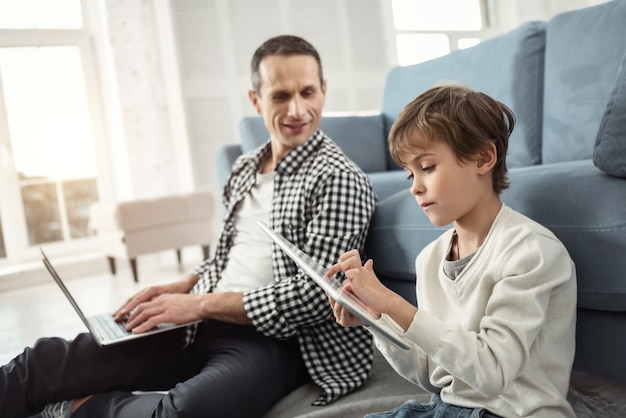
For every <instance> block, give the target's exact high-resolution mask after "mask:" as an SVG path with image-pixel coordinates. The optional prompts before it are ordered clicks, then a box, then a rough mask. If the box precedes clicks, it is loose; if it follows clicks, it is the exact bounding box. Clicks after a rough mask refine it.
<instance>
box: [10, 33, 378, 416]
mask: <svg viewBox="0 0 626 418" xmlns="http://www.w3.org/2000/svg"><path fill="white" fill-rule="evenodd" d="M252 84H253V90H251V91H250V92H249V97H250V100H251V102H252V104H253V105H254V107H255V108H256V110H257V112H258V113H259V114H261V115H263V118H264V121H265V124H266V126H267V128H268V130H269V132H270V140H269V142H267V143H266V144H265V145H264V146H262V147H260V148H259V149H257V150H255V151H252V152H251V153H249V154H246V155H243V156H241V157H240V158H239V159H238V160H237V161H236V162H235V164H234V166H233V170H232V174H231V177H230V178H229V180H228V182H227V184H226V186H225V189H224V195H223V198H224V204H225V206H226V215H225V220H224V228H223V231H222V233H221V236H220V238H219V240H218V243H217V248H216V252H215V255H214V257H213V258H212V259H210V260H205V261H204V262H203V263H201V264H200V265H199V267H198V268H197V269H196V270H195V271H194V273H193V274H192V275H190V276H189V277H186V278H184V279H183V280H180V281H177V282H174V283H171V284H168V285H163V286H153V287H150V288H147V289H145V290H143V291H141V292H139V293H138V294H137V295H135V296H133V297H131V298H130V299H129V300H128V301H127V302H126V303H125V304H124V305H123V306H122V307H120V309H118V311H117V312H116V313H115V314H114V316H115V317H116V319H118V320H120V319H122V318H123V317H124V316H125V315H127V314H128V315H129V318H128V325H127V328H128V329H132V330H133V332H144V331H146V330H148V329H150V328H152V327H153V326H155V325H157V324H159V323H162V322H173V323H183V322H187V321H190V320H203V321H202V322H201V323H200V325H199V326H197V327H193V328H190V329H187V330H183V331H181V332H176V331H173V332H170V333H164V334H160V335H156V336H154V337H148V338H144V339H140V340H137V341H134V342H128V343H124V344H119V345H116V346H109V347H107V348H102V347H99V346H97V344H96V343H95V342H94V341H93V339H92V338H91V337H90V336H89V334H80V335H79V336H77V338H76V339H75V340H74V341H72V342H68V341H65V340H61V339H51V338H48V339H41V340H39V341H38V342H37V343H36V344H35V346H34V347H33V348H27V349H26V350H25V351H24V353H23V354H21V355H20V356H18V357H16V358H15V359H14V360H13V361H12V362H11V363H9V364H7V365H5V366H3V367H2V369H1V373H0V390H1V393H0V410H1V411H3V414H7V413H8V416H25V415H28V414H33V413H37V412H39V411H41V410H42V408H44V406H45V408H44V411H43V412H42V413H41V416H52V417H55V416H60V417H65V416H70V415H71V416H76V417H79V416H115V417H133V418H134V417H138V416H155V417H160V416H202V417H208V416H216V417H228V416H233V417H253V416H262V415H263V414H264V412H265V411H267V410H268V409H269V408H270V407H271V405H272V404H273V403H274V402H276V401H277V400H278V399H280V398H281V397H283V396H284V395H286V394H287V393H289V392H290V391H292V390H293V389H295V388H296V387H298V386H300V385H301V384H303V383H304V382H306V381H307V380H309V379H312V380H313V382H315V383H316V384H317V385H319V386H320V388H321V389H322V393H321V396H320V397H319V399H318V400H317V401H316V402H315V404H316V405H324V404H326V403H328V402H330V401H332V400H334V399H336V398H337V397H339V396H341V395H343V394H346V393H348V392H349V391H351V390H353V389H355V388H356V387H358V386H360V385H361V384H362V383H363V382H364V381H365V379H366V378H367V375H368V373H369V369H370V367H371V362H372V348H371V339H370V337H369V334H368V332H367V331H365V330H363V329H362V328H350V329H344V328H342V327H340V326H339V325H338V324H337V323H336V322H335V320H334V317H333V313H332V310H331V309H330V308H329V306H328V303H327V299H326V297H325V295H324V293H323V291H322V290H321V288H319V287H318V286H317V285H316V284H315V283H314V282H313V281H312V280H310V279H309V278H308V277H307V276H306V275H304V274H303V273H302V272H301V271H299V270H298V269H297V267H296V266H295V264H294V263H293V262H291V261H290V260H289V258H288V257H287V256H286V255H285V254H283V253H282V252H281V251H280V249H278V248H277V247H276V246H274V245H272V244H271V242H270V240H269V239H268V238H267V237H265V236H264V234H263V232H262V231H261V230H260V228H258V227H257V225H256V220H257V218H261V219H264V220H266V221H267V222H268V224H270V225H271V226H272V227H273V228H275V229H276V230H277V231H278V232H280V233H282V234H283V235H285V236H286V237H287V238H288V239H289V240H291V241H292V242H294V243H295V244H296V245H297V246H298V247H300V248H302V249H303V250H304V251H305V252H307V253H309V254H310V255H311V256H313V257H314V258H316V259H318V260H319V261H320V262H321V263H323V264H326V265H330V264H332V263H334V262H335V261H336V260H337V259H338V257H339V255H340V254H341V253H343V252H344V251H346V250H348V249H350V248H359V249H362V247H363V243H364V239H365V234H366V232H367V228H368V226H369V222H370V217H371V215H372V213H373V210H374V207H375V200H376V199H375V196H374V193H373V191H372V189H371V185H370V183H369V181H368V179H367V177H366V175H365V174H364V173H363V172H362V171H361V170H360V169H358V168H357V167H356V165H355V164H354V163H352V162H351V161H349V160H348V159H347V158H346V157H345V156H344V155H343V154H342V153H341V151H340V150H339V149H338V147H337V146H336V145H335V144H334V143H333V142H332V141H331V140H330V139H329V138H328V137H326V136H325V135H324V134H323V132H321V131H320V130H319V125H320V120H321V112H322V108H323V106H324V100H325V95H326V81H325V80H324V79H323V74H322V65H321V60H320V57H319V55H318V53H317V51H316V50H315V48H314V47H313V46H312V45H310V44H309V43H308V42H306V41H305V40H303V39H301V38H298V37H294V36H278V37H275V38H272V39H270V40H268V41H266V42H265V43H264V44H263V45H261V46H260V47H259V48H258V49H257V51H256V52H255V54H254V56H253V59H252ZM137 390H141V391H155V390H166V391H167V393H166V394H162V393H149V394H142V395H133V394H132V391H137ZM69 399H72V400H73V401H66V400H69ZM46 405H47V406H46Z"/></svg>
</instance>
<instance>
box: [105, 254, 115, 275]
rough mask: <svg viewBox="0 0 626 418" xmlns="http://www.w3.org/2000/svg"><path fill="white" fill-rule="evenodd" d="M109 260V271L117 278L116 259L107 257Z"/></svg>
mask: <svg viewBox="0 0 626 418" xmlns="http://www.w3.org/2000/svg"><path fill="white" fill-rule="evenodd" d="M107 260H108V261H109V271H110V272H111V274H112V275H114V276H115V258H113V257H107Z"/></svg>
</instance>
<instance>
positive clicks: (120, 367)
mask: <svg viewBox="0 0 626 418" xmlns="http://www.w3.org/2000/svg"><path fill="white" fill-rule="evenodd" d="M184 333H185V330H184V329H182V330H178V331H170V332H167V333H163V334H157V335H154V336H150V337H146V338H142V339H138V340H134V341H129V342H125V343H122V344H118V345H113V346H107V347H100V346H98V345H97V344H96V343H95V342H94V340H93V338H91V336H90V335H89V334H80V335H78V336H77V337H76V339H75V340H74V341H65V340H63V339H60V338H43V339H40V340H39V341H38V342H37V343H36V344H35V346H34V347H32V348H27V349H26V350H24V352H23V353H22V354H20V355H19V356H17V357H16V358H15V359H13V360H12V361H11V362H10V363H8V364H6V365H4V366H2V367H1V368H0V411H2V412H1V413H0V415H2V417H5V418H6V417H24V416H29V415H32V414H35V413H38V412H39V411H41V410H42V409H43V407H44V406H45V405H46V404H50V403H54V402H59V401H62V400H71V399H76V398H80V397H83V396H87V395H90V394H95V395H94V396H93V397H92V398H91V399H89V400H88V401H87V402H85V403H84V404H83V405H82V406H81V407H80V408H78V410H77V411H76V412H75V414H74V415H72V416H73V417H76V418H79V417H119V418H122V417H132V418H139V417H220V418H221V417H260V416H262V415H263V413H264V412H265V411H267V410H268V409H269V408H270V407H271V406H272V404H273V403H274V402H275V401H277V400H278V399H280V398H281V397H283V396H284V395H286V394H287V393H289V392H291V391H292V390H293V389H295V388H297V387H298V386H300V385H302V384H303V383H304V382H306V381H307V380H308V379H309V376H308V373H307V371H306V368H305V366H304V362H303V360H302V356H301V354H300V350H299V348H298V344H297V343H296V342H295V341H287V342H285V341H278V340H276V339H273V338H269V337H266V336H263V335H261V334H259V333H257V332H256V331H255V330H254V329H253V328H252V327H249V326H239V325H234V324H227V323H224V322H219V321H205V322H203V323H201V324H200V326H199V327H198V334H197V336H196V340H195V341H194V343H193V344H192V345H190V346H189V347H186V348H184V349H183V348H182V341H183V336H184ZM137 390H139V391H157V390H158V391H167V393H165V394H164V393H148V394H142V395H133V394H132V391H137Z"/></svg>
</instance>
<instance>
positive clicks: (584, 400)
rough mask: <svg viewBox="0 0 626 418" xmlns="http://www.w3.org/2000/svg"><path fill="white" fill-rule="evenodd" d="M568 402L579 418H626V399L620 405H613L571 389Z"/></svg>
mask: <svg viewBox="0 0 626 418" xmlns="http://www.w3.org/2000/svg"><path fill="white" fill-rule="evenodd" d="M567 400H568V401H569V403H570V404H571V405H572V407H573V408H574V411H575V412H576V417H577V418H623V417H626V399H623V400H622V402H620V403H612V402H609V401H607V400H605V399H601V398H597V397H595V396H592V395H583V394H581V393H579V392H578V391H577V390H576V389H574V388H573V387H570V391H569V393H568V395H567Z"/></svg>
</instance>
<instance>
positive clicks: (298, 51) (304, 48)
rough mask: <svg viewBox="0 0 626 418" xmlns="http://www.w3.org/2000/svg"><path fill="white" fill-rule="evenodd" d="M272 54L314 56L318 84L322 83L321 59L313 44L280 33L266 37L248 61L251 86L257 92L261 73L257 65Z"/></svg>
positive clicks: (259, 86) (259, 88) (260, 82)
mask: <svg viewBox="0 0 626 418" xmlns="http://www.w3.org/2000/svg"><path fill="white" fill-rule="evenodd" d="M272 55H283V56H286V57H289V56H292V55H308V56H311V57H313V58H315V61H317V68H318V72H319V76H320V85H322V84H323V83H324V76H323V74H322V59H321V58H320V55H319V53H318V52H317V50H316V49H315V47H314V46H313V45H311V44H310V43H309V42H307V41H306V40H304V39H302V38H300V37H298V36H293V35H280V36H275V37H273V38H270V39H268V40H267V41H265V42H263V44H262V45H261V46H260V47H258V48H257V50H256V51H255V52H254V55H253V56H252V61H251V63H250V70H251V71H250V74H251V78H252V88H253V89H254V91H255V92H256V93H257V94H259V93H260V90H261V84H262V82H263V80H261V75H260V74H259V66H260V64H261V61H263V59H264V58H266V57H268V56H272Z"/></svg>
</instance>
